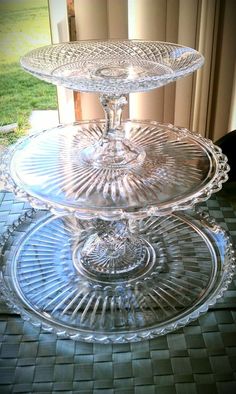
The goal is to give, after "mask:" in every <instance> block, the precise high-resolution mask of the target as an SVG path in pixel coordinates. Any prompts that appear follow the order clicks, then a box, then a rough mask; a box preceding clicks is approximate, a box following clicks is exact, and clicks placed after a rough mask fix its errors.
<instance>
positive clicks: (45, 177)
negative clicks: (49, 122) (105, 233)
mask: <svg viewBox="0 0 236 394" xmlns="http://www.w3.org/2000/svg"><path fill="white" fill-rule="evenodd" d="M104 128H105V123H104V121H96V122H95V121H94V122H93V121H91V122H80V123H74V124H71V125H66V126H58V127H56V128H52V129H50V130H45V131H41V132H39V133H37V134H34V135H31V136H29V137H27V138H25V139H23V140H21V141H20V142H18V143H17V144H16V145H15V146H13V147H12V148H11V149H10V150H9V151H8V152H7V153H6V154H5V155H4V157H3V159H2V164H1V179H2V180H3V181H4V183H5V187H6V188H7V190H9V191H13V192H14V193H15V194H16V195H17V196H18V197H22V198H23V199H26V200H28V201H29V202H30V203H31V205H33V206H34V207H37V208H38V207H40V208H42V207H43V208H46V209H50V210H51V211H52V212H54V213H56V214H60V213H61V214H65V213H74V214H76V216H77V217H79V218H94V217H97V218H102V219H120V218H141V217H144V216H146V215H165V214H167V213H170V212H172V211H174V210H180V209H186V208H189V207H191V206H193V205H194V204H196V203H197V202H199V201H201V200H204V199H207V198H209V197H210V195H211V194H212V193H213V192H215V191H218V190H219V189H220V188H221V185H222V182H224V181H226V180H227V171H228V170H229V167H228V165H227V159H226V157H225V156H224V155H223V154H222V153H221V150H220V149H219V148H218V147H216V146H214V145H213V143H212V142H211V141H210V140H206V139H204V138H203V137H201V136H199V135H197V134H195V133H191V132H190V131H188V130H186V129H181V128H177V127H175V126H172V125H169V124H168V125H167V124H162V123H157V122H145V121H140V122H139V121H126V122H123V123H122V128H123V131H124V138H122V143H123V145H125V146H126V149H127V151H131V153H132V149H133V148H135V152H136V153H135V155H134V159H132V160H130V161H127V160H126V161H125V163H122V161H119V162H118V163H117V164H116V163H115V162H113V164H112V165H111V164H109V163H110V162H111V161H109V160H108V162H107V163H106V160H103V161H99V160H97V159H96V152H97V150H99V149H100V145H99V144H101V142H100V141H101V140H102V135H103V132H104ZM117 145H119V141H118V142H117V140H116V146H117ZM137 152H138V154H137ZM130 156H131V157H133V156H132V154H131V155H130ZM106 157H109V152H106Z"/></svg>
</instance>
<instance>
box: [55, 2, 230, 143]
mask: <svg viewBox="0 0 236 394" xmlns="http://www.w3.org/2000/svg"><path fill="white" fill-rule="evenodd" d="M55 2H56V3H57V5H56V6H51V7H50V13H51V19H52V21H53V17H52V16H53V14H54V10H53V8H54V7H57V8H58V7H59V4H60V3H61V4H62V3H63V4H64V6H65V4H66V0H57V1H55V0H54V1H53V0H52V1H51V0H49V4H50V3H51V5H52V4H53V3H55ZM62 8H63V7H62ZM74 13H75V28H76V32H75V36H76V39H77V40H84V39H107V38H130V39H147V40H160V41H169V42H176V43H180V44H183V45H187V46H190V47H193V48H196V49H197V50H199V51H200V52H201V53H203V55H204V56H205V65H204V66H203V68H202V69H201V70H199V71H198V72H197V73H194V74H193V75H191V76H188V77H186V78H184V79H181V80H179V81H178V82H177V83H172V84H170V85H168V86H166V87H164V88H160V89H156V90H154V91H151V92H148V93H142V94H132V95H130V98H129V107H128V110H127V111H126V113H125V116H126V117H127V116H129V117H130V118H136V119H153V120H158V121H164V122H170V123H174V124H176V125H178V126H183V127H187V128H189V129H191V130H194V131H198V132H199V133H201V134H202V135H204V136H206V137H210V138H212V139H214V140H216V139H218V138H219V137H221V136H222V135H224V134H225V133H226V132H227V131H230V130H233V129H236V115H235V104H236V72H235V59H236V23H235V15H236V1H235V0H74ZM52 24H53V22H52ZM59 101H60V100H59ZM79 102H80V111H79V116H80V118H82V119H93V118H99V117H103V112H102V110H101V107H100V104H99V101H98V98H97V96H96V95H93V94H85V93H82V94H81V95H80V100H79Z"/></svg>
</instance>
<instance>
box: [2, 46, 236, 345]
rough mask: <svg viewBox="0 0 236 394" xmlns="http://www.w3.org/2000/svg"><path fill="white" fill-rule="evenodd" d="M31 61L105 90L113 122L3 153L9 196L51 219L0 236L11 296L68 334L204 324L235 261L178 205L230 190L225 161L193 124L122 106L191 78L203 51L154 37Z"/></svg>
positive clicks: (116, 337) (97, 336) (212, 229)
mask: <svg viewBox="0 0 236 394" xmlns="http://www.w3.org/2000/svg"><path fill="white" fill-rule="evenodd" d="M21 64H22V66H23V68H24V69H25V70H26V71H28V72H30V73H32V74H33V75H35V76H36V77H38V78H41V79H43V80H46V81H48V82H52V83H55V84H61V85H63V86H66V87H69V88H73V89H74V90H80V91H85V92H86V91H89V92H97V93H98V94H99V95H100V102H101V104H102V106H103V109H104V113H105V120H93V121H84V122H77V123H74V124H71V125H60V126H58V127H56V128H52V129H49V130H44V131H40V132H38V133H36V134H34V135H32V136H29V137H26V138H24V139H22V140H21V141H19V142H18V143H16V144H15V145H14V146H13V147H11V148H10V149H9V150H8V151H6V152H5V153H4V154H3V156H2V161H1V165H0V173H1V175H0V177H1V180H2V181H3V182H4V185H5V188H6V189H7V190H10V191H13V192H14V193H15V194H16V196H17V197H19V198H23V199H25V200H27V201H29V202H30V203H31V204H32V206H34V207H36V208H46V209H48V210H49V211H50V213H47V214H46V213H45V212H44V211H40V212H36V213H34V215H33V217H32V218H29V217H28V216H25V217H23V218H21V219H20V220H18V222H17V224H15V225H14V226H13V228H12V229H9V231H8V233H7V234H6V235H5V236H4V238H3V240H2V260H1V266H2V276H1V277H2V288H3V291H4V294H5V297H6V299H7V300H8V302H9V303H10V304H11V305H12V306H13V307H14V309H15V310H16V311H18V312H20V313H21V314H22V316H23V317H24V318H26V319H30V320H31V321H34V322H35V323H36V324H43V326H44V327H46V328H47V329H51V330H55V331H56V332H57V333H58V334H60V335H66V336H68V337H70V338H73V339H78V340H85V341H95V342H96V341H98V342H104V343H107V342H128V341H138V340H142V339H149V338H152V337H154V336H156V335H161V334H165V333H166V332H169V331H171V330H174V329H176V328H178V327H180V326H183V325H184V324H187V323H188V322H189V321H191V320H192V319H194V318H197V317H198V316H199V314H200V313H202V312H204V311H206V310H207V308H208V307H209V306H210V305H212V303H214V302H215V301H216V300H217V298H218V297H219V296H221V295H222V293H223V291H224V290H225V289H226V287H227V285H228V283H229V281H230V280H231V278H232V272H233V268H234V256H233V250H232V245H231V244H230V242H229V240H228V237H227V235H226V234H225V232H224V231H223V230H222V229H221V228H220V227H219V226H217V225H216V224H215V223H213V222H212V221H211V220H210V219H205V218H204V217H203V216H201V215H200V216H198V215H196V214H184V213H180V211H183V210H186V209H187V208H189V207H192V206H193V205H194V204H196V203H197V202H199V201H202V200H206V199H207V198H209V197H210V195H211V194H212V193H213V192H216V191H218V190H219V189H220V188H221V186H222V183H223V182H225V181H226V180H227V172H228V171H229V167H228V165H227V159H226V157H225V156H224V155H223V154H222V152H221V150H220V149H219V148H217V147H216V146H214V145H213V143H212V142H211V141H210V140H206V139H204V138H203V137H201V136H200V135H197V134H196V133H191V132H190V131H188V130H186V129H183V128H178V127H175V126H173V125H170V124H162V123H158V122H149V121H142V120H128V121H125V122H122V110H123V107H124V105H125V104H126V103H127V97H126V94H128V93H131V92H138V91H146V90H150V89H154V88H156V87H159V86H162V85H165V84H167V83H169V82H172V81H175V80H176V79H178V78H180V77H183V76H185V75H187V74H189V73H191V72H193V71H195V70H196V69H197V68H199V67H200V66H201V65H202V64H203V57H202V55H201V54H199V53H198V52H197V51H195V50H193V49H191V48H187V47H183V46H181V45H176V44H170V43H163V42H155V41H152V42H151V41H140V40H111V41H90V42H85V41H82V42H71V43H64V44H58V45H52V46H47V47H44V48H39V49H37V50H34V51H31V52H30V53H29V54H27V55H26V56H24V57H23V59H22V61H21ZM177 211H178V212H177Z"/></svg>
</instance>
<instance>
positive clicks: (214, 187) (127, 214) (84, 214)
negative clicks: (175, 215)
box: [0, 119, 230, 220]
mask: <svg viewBox="0 0 236 394" xmlns="http://www.w3.org/2000/svg"><path fill="white" fill-rule="evenodd" d="M87 122H89V123H91V122H104V120H98V119H96V120H90V121H81V122H74V123H72V125H81V124H85V123H87ZM126 122H140V121H139V120H126ZM142 122H148V123H149V124H150V125H152V126H168V127H171V128H173V130H177V131H179V132H182V133H183V136H184V134H185V135H186V134H188V135H191V136H192V137H193V138H195V139H197V140H198V141H200V142H201V143H202V144H205V145H207V146H208V148H209V149H211V151H212V154H213V155H214V156H215V157H216V160H217V164H218V165H217V170H216V173H215V175H214V176H213V178H212V179H211V181H209V183H208V184H207V185H205V186H204V187H202V189H200V190H199V191H198V192H197V193H196V194H195V195H189V196H187V197H186V198H185V199H183V201H181V202H179V203H178V202H173V203H168V204H166V205H168V207H165V206H164V208H163V207H158V206H155V205H149V206H147V207H145V208H143V209H142V208H140V209H137V210H135V209H133V210H128V209H120V208H117V209H115V208H114V209H112V210H107V209H104V210H96V209H93V210H89V209H87V208H86V209H82V208H79V209H74V208H71V207H62V206H61V205H59V204H56V203H52V202H44V201H42V200H40V199H39V198H37V197H34V196H32V195H30V194H29V193H27V192H25V191H24V190H23V189H21V188H20V187H19V186H18V185H17V184H16V183H15V182H14V180H13V179H12V177H11V174H10V161H11V156H12V155H13V154H14V152H15V150H17V149H18V146H19V145H21V144H22V142H23V141H24V140H25V139H28V138H34V137H36V136H37V135H38V134H40V133H42V132H44V131H46V130H40V131H39V132H37V133H34V134H32V135H30V136H27V137H23V138H21V139H19V140H18V142H17V143H16V144H14V145H12V146H11V147H10V148H8V149H6V150H5V151H4V152H3V153H2V155H1V158H0V161H1V163H0V180H1V181H2V182H3V185H4V190H6V191H9V192H12V193H14V194H15V196H16V197H17V198H18V199H20V200H23V201H28V202H29V203H30V205H31V206H32V207H34V208H36V209H46V210H50V211H51V212H52V213H53V214H55V215H65V214H67V215H68V214H72V215H75V216H76V217H78V218H79V219H87V220H88V219H103V220H117V219H142V218H144V217H146V216H164V215H168V214H171V213H172V212H174V211H177V210H178V211H180V210H186V209H190V208H193V206H194V205H196V204H198V203H200V202H203V201H206V200H208V199H209V198H210V197H211V195H212V194H213V193H216V192H218V191H219V190H221V188H222V184H223V183H224V182H226V181H227V180H228V175H227V173H228V172H229V170H230V167H229V165H228V164H227V157H226V156H225V155H224V154H223V153H222V150H221V148H219V147H218V146H216V145H214V144H213V142H212V141H211V140H210V139H207V138H204V137H202V136H201V135H200V134H197V133H195V132H191V131H189V130H188V129H186V128H182V127H176V126H174V125H171V124H169V123H161V122H155V121H146V120H145V121H142ZM60 127H62V125H58V126H57V127H56V128H60ZM53 129H55V127H54V128H53Z"/></svg>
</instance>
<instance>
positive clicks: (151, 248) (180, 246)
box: [1, 212, 234, 343]
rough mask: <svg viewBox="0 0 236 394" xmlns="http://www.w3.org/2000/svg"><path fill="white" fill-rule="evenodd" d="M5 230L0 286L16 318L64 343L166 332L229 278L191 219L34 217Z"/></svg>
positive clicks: (217, 233)
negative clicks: (63, 339) (56, 335)
mask: <svg viewBox="0 0 236 394" xmlns="http://www.w3.org/2000/svg"><path fill="white" fill-rule="evenodd" d="M40 216H41V218H40ZM13 228H14V229H15V230H14V231H12V229H10V230H9V232H8V235H6V236H5V237H4V240H3V252H4V253H3V255H2V264H3V267H2V270H3V275H2V284H1V288H2V289H3V291H4V293H5V295H6V297H7V299H8V300H9V301H10V303H11V305H13V306H14V308H15V310H18V311H20V312H21V313H22V316H23V317H25V318H27V319H32V320H33V321H35V322H36V323H39V322H41V323H43V325H44V326H45V327H48V326H49V327H51V328H53V329H54V330H56V332H58V333H60V334H61V335H67V336H69V337H71V338H73V339H79V340H86V341H95V342H96V341H98V342H105V343H106V342H127V341H137V340H142V339H148V338H152V337H153V336H155V335H160V334H164V333H166V332H169V331H172V330H174V329H176V328H178V327H180V326H181V325H184V324H186V323H187V322H189V321H191V320H192V319H196V318H197V317H198V316H199V314H200V313H201V312H204V311H206V310H207V308H208V306H209V305H211V304H212V303H214V302H215V301H216V299H217V298H218V297H219V296H221V295H222V292H223V290H225V289H226V287H227V285H228V283H229V281H230V279H231V278H232V273H233V267H234V257H233V251H232V248H231V245H230V243H229V240H228V238H227V236H226V235H225V233H224V231H223V230H222V229H221V228H220V227H219V226H218V225H216V224H215V223H212V222H211V223H209V222H207V221H206V219H204V218H203V217H197V216H196V215H193V216H187V215H183V214H173V215H170V216H167V217H164V218H146V219H144V220H140V221H133V222H132V221H131V222H130V223H128V222H127V221H114V222H103V221H102V220H94V221H81V220H79V219H75V218H73V217H64V218H63V217H62V218H57V217H55V216H50V215H49V216H46V217H45V214H43V213H40V212H39V213H37V216H36V218H35V219H34V221H33V222H32V223H31V225H30V227H27V226H25V223H23V222H22V223H20V224H19V222H18V226H15V227H14V226H13ZM9 248H10V254H9ZM104 251H105V253H104ZM95 252H96V253H95Z"/></svg>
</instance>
